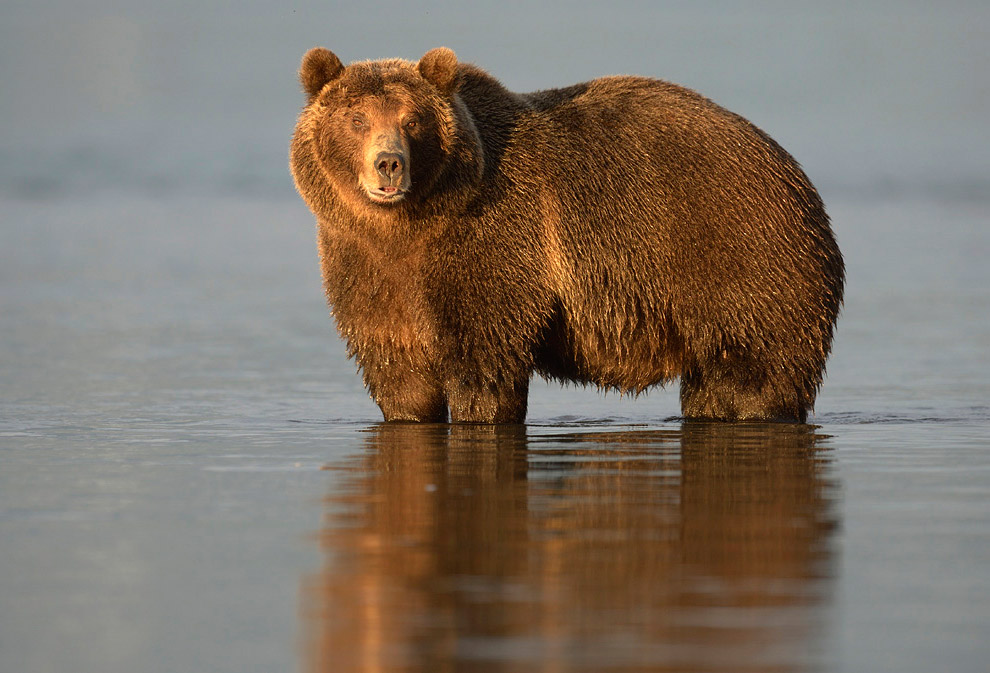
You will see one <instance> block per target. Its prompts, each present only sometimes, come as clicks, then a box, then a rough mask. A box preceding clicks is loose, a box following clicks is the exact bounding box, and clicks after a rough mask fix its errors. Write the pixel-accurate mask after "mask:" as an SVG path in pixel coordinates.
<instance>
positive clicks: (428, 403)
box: [358, 357, 447, 423]
mask: <svg viewBox="0 0 990 673" xmlns="http://www.w3.org/2000/svg"><path fill="white" fill-rule="evenodd" d="M371 359H372V358H367V357H365V358H361V357H359V358H358V360H359V362H360V363H361V369H362V372H363V375H364V383H365V385H366V386H367V387H368V392H369V393H370V394H371V398H372V399H373V400H375V403H376V404H378V407H379V408H380V409H381V410H382V415H383V416H384V417H385V420H386V421H413V422H420V423H446V422H447V398H446V396H445V395H444V391H443V388H442V386H441V385H440V384H439V383H438V382H437V381H436V379H435V378H434V377H433V376H432V375H431V374H429V373H428V372H427V371H426V369H425V368H424V367H423V366H422V363H418V362H411V361H410V360H409V359H407V358H399V359H398V361H397V360H396V359H394V358H389V359H384V358H374V359H373V361H372V362H369V360H371Z"/></svg>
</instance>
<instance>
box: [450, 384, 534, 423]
mask: <svg viewBox="0 0 990 673" xmlns="http://www.w3.org/2000/svg"><path fill="white" fill-rule="evenodd" d="M446 395H447V403H448V405H449V406H450V418H451V421H453V422H454V423H524V422H525V421H526V402H527V398H528V396H529V376H528V375H527V376H525V377H522V376H519V377H515V379H514V380H508V381H505V380H499V379H494V380H485V379H482V378H481V377H477V376H460V377H457V378H456V379H454V380H452V381H450V382H448V384H447V386H446Z"/></svg>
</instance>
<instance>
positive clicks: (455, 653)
mask: <svg viewBox="0 0 990 673" xmlns="http://www.w3.org/2000/svg"><path fill="white" fill-rule="evenodd" d="M461 5H462V6H459V7H456V8H455V7H454V6H453V5H450V4H449V3H438V2H428V1H426V2H423V3H421V6H420V5H418V6H417V8H418V10H420V9H421V10H422V11H417V12H416V13H411V12H410V11H409V5H408V3H398V2H394V1H393V0H382V2H381V3H379V4H377V5H376V6H375V11H373V12H370V11H368V7H367V6H364V5H360V4H353V5H348V6H346V7H340V6H335V5H334V3H326V2H311V1H310V0H300V1H299V2H294V3H288V4H287V3H275V2H264V1H262V0H252V1H251V2H246V3H238V4H237V5H236V6H234V5H229V4H227V3H197V2H189V1H187V0H181V1H177V2H173V3H160V2H150V1H149V0H133V2H129V3H115V2H110V0H94V1H93V2H87V3H70V2H67V1H65V0H51V1H46V2H38V1H34V0H32V1H31V2H21V1H19V0H12V1H11V2H8V3H6V4H5V5H4V7H3V9H2V10H0V90H2V91H3V95H0V121H2V122H3V123H2V124H0V673H62V672H64V671H70V670H71V671H76V672H78V673H116V672H118V671H120V672H125V671H126V672H133V671H142V672H148V673H158V672H160V673H176V672H180V673H185V672H189V673H199V672H202V671H210V672H218V673H225V672H230V673H234V672H237V673H245V672H252V673H253V672H258V673H261V672H271V671H291V670H299V671H314V672H315V671H321V672H323V671H334V672H340V673H350V672H355V673H372V672H374V673H386V672H400V671H402V672H419V671H430V672H433V671H466V672H472V673H475V672H477V673H482V672H486V673H487V672H494V671H505V672H507V673H509V672H511V673H516V672H526V671H546V672H564V671H588V672H596V673H597V672H599V671H615V672H627V671H629V672H632V671H636V672H639V671H643V672H645V671H672V672H673V671H678V672H686V671H712V672H730V671H747V672H756V671H761V672H763V671H781V672H782V671H794V672H805V671H823V672H833V671H834V672H841V673H863V672H872V671H897V672H898V673H930V672H931V671H953V672H963V673H969V672H973V673H985V671H986V670H988V665H987V662H988V661H990V264H988V260H990V177H988V176H990V153H988V152H987V147H990V125H988V123H987V120H988V119H990V96H988V92H990V71H988V69H987V68H986V35H987V31H988V26H990V5H988V4H987V3H986V2H985V1H976V0H973V1H965V0H958V1H947V2H941V3H925V2H921V1H914V0H899V1H898V2H893V0H864V1H863V2H859V3H838V4H836V3H833V4H828V5H826V4H823V3H794V2H782V1H781V2H777V1H774V0H761V1H760V2H754V3H746V4H745V6H743V5H741V4H740V5H738V6H736V5H732V4H731V3H728V4H726V3H716V4H714V5H712V6H711V7H709V6H707V5H704V6H703V5H697V6H696V5H695V4H689V3H680V4H674V3H670V4H669V5H668V4H666V3H664V4H663V6H661V5H660V4H650V3H638V2H628V3H621V2H620V3H609V4H608V5H594V4H593V3H585V4H583V5H581V6H578V4H577V3H575V4H574V5H572V6H570V7H569V8H568V10H567V11H566V12H561V11H559V8H558V7H555V6H554V4H553V3H537V4H535V5H533V6H527V8H526V9H525V11H523V10H522V9H521V8H516V7H514V6H510V5H511V3H487V4H486V3H461ZM397 17H401V20H399V19H398V18H397ZM522 18H524V19H525V20H522ZM369 36H373V39H369ZM316 44H323V45H325V46H327V47H330V48H333V49H334V50H336V51H337V52H338V53H339V54H340V56H341V57H342V58H343V59H344V60H352V59H361V58H372V57H383V56H396V55H401V56H405V57H409V58H415V57H417V56H418V55H420V54H422V53H423V52H425V51H426V50H427V49H429V48H431V47H434V46H437V45H440V44H445V45H448V46H451V47H453V48H454V49H455V50H457V52H458V54H459V55H461V56H462V57H464V58H466V59H467V60H473V61H476V62H478V63H480V64H481V65H483V66H485V67H486V68H488V69H489V70H490V71H491V72H492V73H494V74H496V75H497V76H499V77H501V78H502V79H503V81H505V82H506V83H507V84H508V85H509V86H511V87H512V88H515V89H518V90H533V89H536V88H541V87H548V86H554V85H566V84H570V83H573V82H576V81H580V80H583V79H587V78H589V77H592V76H596V75H603V74H611V73H637V74H648V75H657V76H662V77H666V78H669V79H673V80H675V81H679V82H682V83H685V84H688V85H690V86H693V87H696V88H698V89H699V90H701V91H702V92H703V93H706V94H708V95H710V96H712V97H713V98H715V99H716V100H717V101H719V102H721V103H723V104H725V105H727V106H728V107H730V108H731V109H733V110H735V111H738V112H740V113H743V114H744V115H746V116H748V117H750V118H751V119H752V120H753V121H755V122H756V123H757V124H759V125H760V126H762V127H764V128H765V129H766V130H767V131H768V132H770V133H771V135H773V136H775V137H776V138H778V139H779V140H780V141H781V142H782V143H783V144H784V145H785V146H786V147H787V148H788V149H789V150H791V151H792V152H793V153H794V154H795V156H797V157H798V158H799V159H800V160H801V162H802V163H803V164H804V166H805V168H806V169H807V171H808V173H809V175H810V176H811V178H812V179H813V180H814V181H815V183H816V184H818V185H819V187H820V188H821V190H822V193H823V196H824V198H825V201H826V204H827V206H828V208H829V211H830V213H831V215H832V217H833V220H834V224H835V230H836V232H837V236H838V239H839V244H840V246H841V248H842V250H843V253H844V254H845V256H846V262H847V267H848V289H847V296H846V304H845V308H844V311H843V314H842V316H841V318H840V321H839V328H838V335H837V340H836V343H835V349H834V354H833V357H832V359H831V360H830V362H829V371H828V378H827V379H826V382H825V386H824V388H823V390H822V393H821V395H820V397H819V400H818V405H817V410H816V414H815V416H814V418H813V419H812V422H813V424H814V425H809V426H801V427H795V426H762V425H735V426H734V425H704V424H682V423H681V422H680V421H679V420H678V419H677V413H678V408H677V393H676V389H671V390H666V391H660V390H658V391H653V392H651V393H650V394H648V395H645V396H642V397H640V398H638V399H629V398H620V397H618V396H615V395H608V396H605V397H602V396H600V395H598V394H597V393H596V392H595V391H592V390H584V389H575V388H563V389H562V388H560V387H558V386H556V385H554V386H547V385H543V384H542V383H537V384H535V385H534V387H533V392H532V397H531V403H530V416H529V421H530V423H529V425H527V426H526V427H525V428H484V427H460V426H455V427H447V426H421V427H418V426H383V425H381V424H379V422H378V421H379V419H380V415H379V412H378V410H377V408H376V407H375V406H374V404H373V403H372V402H371V401H370V400H369V399H368V397H367V395H366V393H365V392H364V390H363V389H362V387H361V385H360V380H359V377H358V376H357V374H356V373H355V371H354V366H353V364H352V363H350V362H348V361H346V360H345V359H344V357H343V350H344V349H343V346H342V344H341V342H340V341H339V340H338V339H337V337H336V335H335V333H334V330H333V327H332V323H331V320H330V317H329V315H328V311H327V309H326V307H325V305H324V302H323V298H322V295H321V291H320V279H319V276H318V266H317V260H316V251H315V236H314V232H313V224H312V218H311V216H310V214H309V213H308V212H307V211H306V209H305V207H304V206H303V204H302V203H301V202H300V200H299V199H298V198H297V197H296V196H295V195H294V194H293V193H292V188H291V183H290V181H289V177H288V171H287V166H286V164H287V158H286V148H287V143H288V137H289V134H290V131H291V128H292V126H293V123H294V117H295V115H296V113H297V111H298V107H299V106H300V105H301V103H302V101H301V99H300V95H299V93H298V87H297V84H296V82H295V79H294V75H293V73H294V70H295V68H296V67H297V66H298V61H299V58H300V57H301V55H302V53H303V51H304V50H305V49H306V48H308V47H310V46H314V45H316Z"/></svg>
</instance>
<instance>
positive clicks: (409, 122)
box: [406, 119, 419, 130]
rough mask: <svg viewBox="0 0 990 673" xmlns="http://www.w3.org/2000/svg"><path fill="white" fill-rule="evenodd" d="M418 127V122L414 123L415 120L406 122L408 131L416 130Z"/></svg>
mask: <svg viewBox="0 0 990 673" xmlns="http://www.w3.org/2000/svg"><path fill="white" fill-rule="evenodd" d="M418 125H419V122H418V121H416V120H415V119H410V120H409V121H407V122H406V128H407V129H410V130H411V129H414V128H416V127H417V126H418Z"/></svg>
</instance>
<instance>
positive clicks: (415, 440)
mask: <svg viewBox="0 0 990 673" xmlns="http://www.w3.org/2000/svg"><path fill="white" fill-rule="evenodd" d="M820 440H821V436H818V435H816V434H814V432H813V430H812V429H811V428H809V427H807V426H793V425H791V426H786V425H729V424H690V423H689V424H685V425H683V426H682V427H681V428H680V429H677V430H668V431H625V432H600V433H568V434H557V435H552V436H529V437H527V435H526V430H525V428H523V427H509V426H504V427H497V426H496V427H492V426H456V425H455V426H446V425H436V426H430V425H425V426H424V425H382V426H379V427H377V428H376V429H375V430H374V431H372V432H371V433H370V435H369V437H368V439H367V450H366V452H365V453H364V454H363V455H362V456H361V457H359V458H357V459H355V460H353V461H352V462H350V463H349V464H346V465H339V466H334V468H335V469H340V470H344V475H343V483H342V484H340V483H338V484H337V485H335V488H334V495H333V496H332V497H331V498H329V499H328V502H327V520H326V526H325V528H324V530H323V531H322V532H321V536H320V542H321V545H322V547H323V549H324V551H325V552H326V563H325V567H324V568H323V570H322V571H321V572H320V573H318V574H317V575H315V576H313V577H310V578H307V580H306V581H305V582H304V585H303V593H304V595H303V605H304V613H305V619H306V622H307V624H306V628H307V642H306V652H305V661H306V670H311V671H344V672H348V671H361V672H370V671H382V672H385V671H513V672H516V671H569V670H586V671H604V670H608V671H647V670H648V671H665V670H670V671H709V670H711V671H756V670H761V671H762V670H774V671H788V670H804V669H806V668H809V667H810V668H815V667H816V666H815V662H816V657H815V651H816V650H817V649H819V644H820V635H819V628H818V627H819V624H820V622H822V621H824V620H823V619H822V614H821V613H822V611H823V610H824V609H826V607H827V603H828V601H827V598H828V590H829V587H830V582H829V578H830V576H831V570H830V566H831V564H832V562H833V559H832V557H833V553H834V552H833V542H832V534H831V533H832V531H833V530H834V528H835V523H836V522H835V512H834V510H835V507H834V504H835V503H834V497H835V491H836V489H835V488H834V484H833V483H832V479H831V477H830V474H829V467H828V460H829V458H828V455H827V452H825V451H823V450H822V449H821V448H818V447H816V443H819V442H820Z"/></svg>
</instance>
